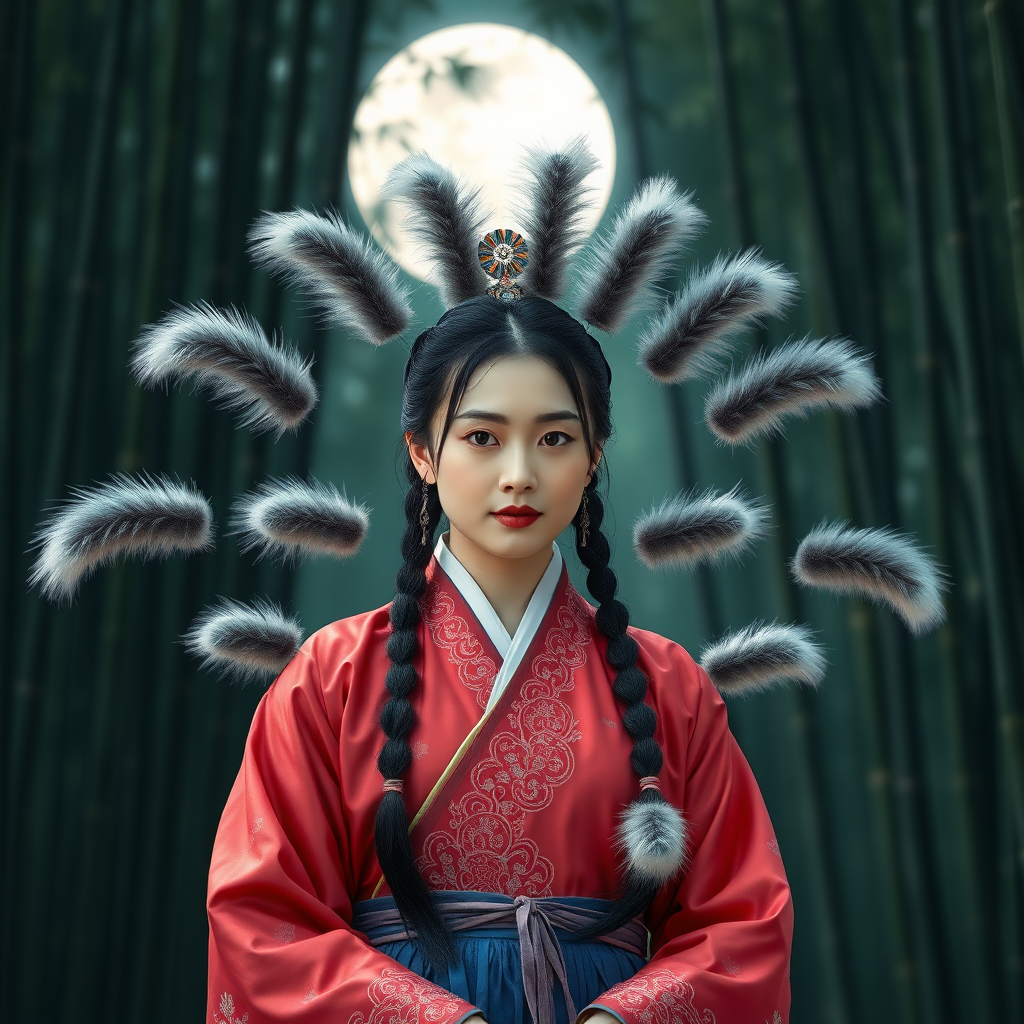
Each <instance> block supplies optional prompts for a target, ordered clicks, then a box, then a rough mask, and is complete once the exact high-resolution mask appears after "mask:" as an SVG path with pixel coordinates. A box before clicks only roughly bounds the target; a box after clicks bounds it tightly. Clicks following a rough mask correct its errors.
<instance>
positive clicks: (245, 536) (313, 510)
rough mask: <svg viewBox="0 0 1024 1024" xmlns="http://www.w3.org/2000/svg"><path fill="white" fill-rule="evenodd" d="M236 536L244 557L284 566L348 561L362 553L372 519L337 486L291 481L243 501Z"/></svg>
mask: <svg viewBox="0 0 1024 1024" xmlns="http://www.w3.org/2000/svg"><path fill="white" fill-rule="evenodd" d="M233 512H234V516H233V518H232V523H231V525H232V528H233V530H232V532H234V533H237V534H238V535H239V546H240V547H241V549H242V550H243V551H249V550H251V549H252V548H259V549H260V558H263V557H269V558H272V559H279V560H280V561H282V562H288V561H294V560H295V558H296V557H297V556H299V555H313V556H326V557H329V558H348V557H350V556H351V555H354V554H355V553H356V551H358V550H359V545H360V544H361V543H362V541H363V538H364V537H365V536H366V530H367V528H368V526H369V523H370V519H369V514H368V511H367V509H365V508H363V507H362V506H361V505H357V504H355V503H354V502H351V501H349V500H348V499H347V498H346V497H344V495H342V494H340V493H339V492H338V490H337V488H335V487H334V486H333V485H331V484H324V483H321V482H320V481H318V480H310V481H308V482H304V481H302V480H298V479H295V478H294V477H289V478H288V479H285V480H268V481H265V482H264V483H262V484H260V485H259V486H258V487H257V488H256V489H255V490H253V491H250V492H249V493H248V494H244V495H243V496H242V497H241V498H239V499H238V500H237V501H236V502H235V505H234V508H233Z"/></svg>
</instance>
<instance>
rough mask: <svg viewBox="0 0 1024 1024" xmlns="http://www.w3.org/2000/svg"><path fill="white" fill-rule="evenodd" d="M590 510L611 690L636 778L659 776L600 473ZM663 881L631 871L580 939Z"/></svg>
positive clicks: (599, 930)
mask: <svg viewBox="0 0 1024 1024" xmlns="http://www.w3.org/2000/svg"><path fill="white" fill-rule="evenodd" d="M586 496H587V513H588V516H589V520H590V521H589V527H588V531H587V535H586V544H585V545H584V544H583V535H582V532H581V529H580V521H579V520H580V516H579V514H577V516H576V518H575V519H574V520H573V523H574V525H575V527H576V553H577V555H578V556H579V559H580V561H581V562H582V563H583V565H584V566H585V567H586V568H587V570H588V572H587V589H588V590H589V591H590V593H591V595H592V596H593V597H594V599H595V600H596V601H597V602H598V608H597V613H596V616H595V620H596V622H597V628H598V629H599V630H600V631H601V633H602V634H603V635H604V636H605V637H607V638H608V651H607V658H608V663H609V664H610V665H611V666H612V668H614V669H616V670H617V673H616V676H615V682H614V684H613V686H612V691H613V692H614V694H615V696H616V697H617V698H618V699H619V700H620V701H622V703H623V704H625V705H626V711H625V714H624V715H623V723H624V724H625V726H626V731H627V732H628V733H629V735H630V736H631V737H632V739H633V752H632V754H631V757H630V760H631V762H632V765H633V771H634V772H636V774H637V776H638V778H643V777H644V776H649V775H658V774H659V772H660V771H661V766H662V760H663V759H662V753H661V747H660V746H659V745H658V741H657V740H656V739H655V738H654V730H655V727H656V726H657V724H658V719H657V715H656V714H655V711H654V709H653V708H652V707H651V706H650V705H649V704H647V703H645V701H644V696H645V695H646V693H647V677H646V676H645V675H644V673H643V672H642V671H641V670H640V669H639V668H637V665H636V660H637V656H638V655H639V653H640V649H639V647H638V646H637V642H636V641H635V640H634V639H633V638H632V637H631V636H629V634H628V633H627V632H626V627H627V626H628V625H629V611H628V609H627V608H626V606H625V605H624V604H623V603H622V602H621V601H619V600H616V597H615V592H616V590H617V589H618V580H617V579H616V577H615V573H614V572H613V571H612V569H611V567H610V565H609V564H608V563H609V561H610V559H611V547H610V545H609V544H608V538H607V537H605V535H604V533H602V531H601V523H602V521H603V520H604V504H603V503H602V501H601V498H600V496H599V495H598V493H597V475H596V474H595V475H594V477H593V479H592V480H591V483H590V485H589V486H588V487H587V491H586ZM657 802H662V803H664V802H665V798H664V797H663V796H662V795H661V793H660V792H659V791H658V790H657V789H654V788H650V789H644V790H641V792H640V794H639V796H638V797H637V798H636V800H635V801H634V803H636V804H646V803H657ZM659 888H660V885H659V884H658V883H657V882H654V881H652V880H651V879H650V878H647V877H645V876H643V875H639V874H636V873H634V872H627V874H626V879H625V884H624V886H623V889H622V892H621V895H620V896H619V898H618V899H617V900H616V901H615V904H614V905H613V906H612V907H611V908H610V909H609V910H608V911H607V913H606V914H605V916H604V917H603V918H602V919H601V920H600V921H598V922H597V923H595V924H594V925H592V926H591V927H590V928H587V929H585V930H584V931H582V932H580V933H579V934H578V936H577V938H579V939H584V940H585V939H590V938H595V937H596V936H598V935H601V934H604V933H605V932H609V931H612V930H614V929H615V928H618V927H619V926H620V925H622V924H625V923H626V922H627V921H631V920H632V919H633V918H634V917H636V916H637V915H638V914H641V913H643V911H644V910H646V909H647V907H648V905H649V904H650V902H651V900H653V899H654V897H655V895H656V894H657V892H658V889H659Z"/></svg>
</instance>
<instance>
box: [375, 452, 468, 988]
mask: <svg viewBox="0 0 1024 1024" xmlns="http://www.w3.org/2000/svg"><path fill="white" fill-rule="evenodd" d="M408 476H409V479H410V484H411V486H410V488H409V490H408V492H407V493H406V496H405V519H406V523H407V525H406V528H405V533H404V534H403V536H402V559H403V562H402V567H401V568H400V569H399V570H398V577H397V580H396V583H395V590H396V593H395V599H394V601H393V602H392V603H391V616H390V617H391V629H392V632H391V635H390V636H389V637H388V641H387V652H388V657H389V658H390V659H391V665H390V667H389V668H388V671H387V675H386V676H385V677H384V685H385V686H386V687H387V690H388V693H390V694H391V696H390V698H389V699H388V700H387V702H386V703H385V704H384V706H383V708H382V709H381V712H380V726H381V728H382V729H383V730H384V735H385V736H386V737H387V739H386V740H385V741H384V746H383V747H382V748H381V752H380V755H379V757H378V758H377V768H378V770H379V771H380V773H381V775H382V776H383V777H384V778H385V779H401V778H402V776H403V775H404V774H405V772H406V771H407V770H408V768H409V766H410V764H412V750H411V749H410V747H409V742H408V736H409V733H410V731H411V730H412V728H413V726H414V725H415V724H416V713H415V712H414V711H413V708H412V704H411V703H410V701H409V695H410V694H411V693H412V690H413V687H415V685H416V668H415V666H414V665H413V658H415V656H416V653H417V651H418V650H419V636H418V627H419V625H420V621H421V615H420V599H421V598H422V597H423V593H424V591H425V590H426V586H427V577H426V568H427V565H428V564H429V562H430V556H431V554H432V553H433V537H434V531H435V530H436V529H437V524H438V522H439V520H440V518H441V504H440V502H439V501H438V498H437V487H436V486H433V485H432V486H430V487H428V488H427V513H428V516H429V523H428V525H427V538H428V543H426V544H423V543H422V540H423V527H422V525H421V524H420V509H421V506H422V501H423V490H422V483H421V481H420V478H419V476H418V475H417V474H416V472H415V470H414V469H413V467H412V464H411V463H410V464H409V466H408ZM374 843H375V846H376V849H377V861H378V863H379V864H380V866H381V870H382V871H383V873H384V878H385V879H386V881H387V883H388V886H389V887H390V889H391V892H392V895H393V896H394V898H395V904H396V905H397V907H398V910H399V912H400V913H401V915H402V918H403V920H404V921H405V924H406V928H407V929H408V930H409V932H410V933H412V932H415V933H416V937H417V941H418V943H419V945H420V947H421V949H422V951H423V955H424V957H425V958H426V960H427V961H428V962H429V963H430V964H431V965H432V966H434V967H435V968H437V969H440V968H443V967H445V966H449V965H452V964H455V963H458V961H459V954H458V951H457V949H456V947H455V942H454V940H453V939H452V935H451V932H450V931H449V930H448V928H447V927H446V926H445V924H444V921H443V920H442V918H441V915H440V914H439V913H438V911H437V906H436V904H435V903H434V900H433V897H432V895H431V892H430V890H429V889H428V888H427V883H426V882H425V881H424V880H423V876H422V875H421V874H420V873H419V871H418V870H417V869H416V862H415V857H414V855H413V850H412V842H411V840H410V838H409V817H408V813H407V811H406V808H405V800H404V799H403V797H402V794H401V793H400V792H397V791H395V790H389V791H386V792H385V793H384V797H383V799H382V800H381V802H380V806H379V807H378V808H377V818H376V823H375V825H374Z"/></svg>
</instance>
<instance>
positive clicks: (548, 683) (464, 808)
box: [417, 588, 591, 897]
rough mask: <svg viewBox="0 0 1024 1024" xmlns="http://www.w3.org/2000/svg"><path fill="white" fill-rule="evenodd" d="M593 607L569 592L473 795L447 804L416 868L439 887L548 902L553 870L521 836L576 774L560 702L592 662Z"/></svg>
mask: <svg viewBox="0 0 1024 1024" xmlns="http://www.w3.org/2000/svg"><path fill="white" fill-rule="evenodd" d="M589 610H590V609H589V607H588V606H587V605H586V603H585V602H584V601H583V599H582V598H581V597H580V596H579V595H578V594H577V593H576V592H575V590H572V589H571V588H570V590H569V596H568V600H567V602H566V603H565V604H564V605H563V606H562V607H561V608H559V610H558V612H557V614H556V621H555V623H554V624H553V625H552V626H551V627H550V628H549V629H548V632H547V635H546V637H545V638H544V648H543V650H542V651H541V652H540V653H539V654H538V655H537V656H536V657H535V658H534V659H533V663H532V664H531V666H530V674H529V677H528V678H527V680H526V681H525V682H524V683H523V685H522V687H521V689H520V691H519V699H518V700H515V701H513V703H512V710H511V712H509V714H508V715H507V716H506V717H507V719H508V723H509V724H508V726H507V727H505V728H499V729H498V731H497V732H496V733H495V734H494V736H493V737H492V738H491V741H490V745H489V747H488V752H487V756H485V757H482V758H481V759H480V761H479V762H478V763H477V764H476V766H475V767H474V768H473V770H472V771H471V772H470V775H469V786H470V789H469V792H467V793H465V794H464V795H463V796H462V797H461V798H459V799H453V800H452V801H451V803H450V804H449V805H448V811H449V814H450V815H451V817H450V819H449V821H448V827H447V828H439V829H436V830H435V831H433V832H431V833H430V835H428V836H427V837H426V839H425V840H424V842H423V847H422V851H423V852H422V854H421V856H420V857H419V859H418V860H417V867H418V868H419V869H420V871H421V872H422V874H423V877H424V878H425V879H426V881H427V884H428V885H429V886H430V888H432V889H456V890H461V889H472V890H478V891H483V892H499V893H504V894H505V895H506V896H512V897H515V896H519V895H524V896H534V897H538V896H549V895H551V883H552V881H553V879H554V866H553V865H552V863H551V861H549V860H548V859H547V858H546V857H543V856H541V853H540V850H539V849H538V847H537V844H536V843H534V842H533V841H532V840H530V839H526V838H524V837H523V826H524V823H525V819H526V815H527V814H529V813H531V812H534V811H539V810H542V809H543V808H545V807H547V805H548V804H549V803H550V802H551V799H552V797H553V796H554V791H555V789H556V788H557V787H558V786H561V785H562V784H563V783H565V782H566V781H567V780H568V779H569V777H570V776H571V775H572V772H573V767H574V762H573V754H572V750H571V749H570V746H569V744H571V743H575V742H576V741H577V740H578V739H579V738H580V732H579V730H578V728H577V726H578V724H579V723H578V722H577V720H576V718H575V717H574V716H573V713H572V709H571V708H570V707H569V705H568V704H567V703H565V701H563V700H561V699H560V697H561V696H562V694H564V693H566V692H567V691H569V690H571V689H572V688H573V686H574V680H573V674H574V673H575V671H576V670H577V669H579V668H581V667H582V666H583V665H584V663H585V662H586V659H587V652H586V646H587V645H588V644H589V643H590V639H591V635H590V620H589V614H588V613H589Z"/></svg>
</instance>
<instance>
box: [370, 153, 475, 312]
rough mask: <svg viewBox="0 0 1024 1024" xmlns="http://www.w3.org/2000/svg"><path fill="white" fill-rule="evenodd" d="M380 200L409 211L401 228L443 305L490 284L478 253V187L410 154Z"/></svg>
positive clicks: (462, 299)
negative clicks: (425, 265) (423, 260)
mask: <svg viewBox="0 0 1024 1024" xmlns="http://www.w3.org/2000/svg"><path fill="white" fill-rule="evenodd" d="M381 198H382V199H388V200H395V201H397V202H400V203H402V204H403V205H405V206H406V207H407V208H408V210H409V216H408V218H407V219H406V220H405V222H404V224H403V226H404V227H405V228H406V230H407V231H408V232H409V235H410V236H411V237H412V238H413V239H414V240H415V241H417V242H419V244H420V245H421V247H422V250H423V253H424V256H425V257H426V258H427V260H428V261H429V262H430V264H431V265H432V267H433V274H432V281H433V283H434V284H435V285H436V286H437V288H438V289H439V291H440V292H441V299H442V301H443V302H444V304H445V306H448V307H451V306H457V305H458V304H459V303H460V302H465V301H466V299H472V298H477V297H479V296H481V295H484V294H485V293H486V291H487V287H488V285H489V284H490V283H491V282H490V280H489V279H488V277H487V275H486V274H485V273H484V271H483V268H482V267H481V266H480V257H479V254H478V246H479V244H480V239H481V237H482V235H483V231H482V228H483V224H484V221H485V220H486V215H485V211H484V209H483V207H482V206H481V203H480V190H479V189H474V188H471V187H469V186H468V185H466V184H465V183H464V182H461V181H460V180H459V179H458V178H457V177H456V176H455V175H454V174H453V173H452V172H451V171H450V170H449V169H448V168H447V167H442V166H441V165H440V164H439V163H438V162H437V161H436V160H433V159H432V158H431V157H429V156H427V154H426V153H414V154H413V155H412V156H409V157H406V158H405V159H404V160H403V161H402V162H401V163H400V164H396V165H395V167H393V168H392V169H391V173H390V174H389V175H388V178H387V181H385V182H384V187H383V189H381Z"/></svg>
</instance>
